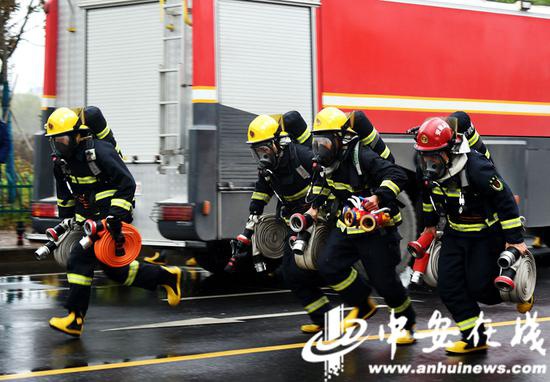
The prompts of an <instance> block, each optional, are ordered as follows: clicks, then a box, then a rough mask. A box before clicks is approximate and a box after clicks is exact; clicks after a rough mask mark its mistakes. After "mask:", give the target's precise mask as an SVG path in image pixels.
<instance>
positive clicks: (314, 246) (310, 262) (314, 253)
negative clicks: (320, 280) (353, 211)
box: [294, 220, 330, 271]
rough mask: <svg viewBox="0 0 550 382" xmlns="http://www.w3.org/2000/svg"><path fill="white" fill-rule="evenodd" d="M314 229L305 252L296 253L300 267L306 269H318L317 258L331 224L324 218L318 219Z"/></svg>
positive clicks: (295, 256)
mask: <svg viewBox="0 0 550 382" xmlns="http://www.w3.org/2000/svg"><path fill="white" fill-rule="evenodd" d="M312 229H313V232H312V234H311V237H310V238H309V241H308V244H307V248H306V250H305V251H304V254H303V255H296V254H295V255H294V260H295V261H296V265H297V266H298V268H301V269H305V270H306V271H315V270H317V258H318V257H319V255H320V254H321V251H322V250H323V247H324V246H325V243H326V241H327V239H328V235H329V233H330V226H329V225H328V224H327V222H326V221H324V220H318V222H317V223H315V225H314V226H313V227H312Z"/></svg>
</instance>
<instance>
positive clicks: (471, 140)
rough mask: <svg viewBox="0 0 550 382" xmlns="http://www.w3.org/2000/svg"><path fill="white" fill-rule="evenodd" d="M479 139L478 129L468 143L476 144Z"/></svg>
mask: <svg viewBox="0 0 550 382" xmlns="http://www.w3.org/2000/svg"><path fill="white" fill-rule="evenodd" d="M477 141H479V133H478V132H477V131H476V132H475V134H474V135H473V137H471V138H470V139H468V144H469V145H470V147H471V146H473V145H475V144H476V143H477Z"/></svg>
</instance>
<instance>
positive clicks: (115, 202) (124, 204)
mask: <svg viewBox="0 0 550 382" xmlns="http://www.w3.org/2000/svg"><path fill="white" fill-rule="evenodd" d="M111 206H113V207H120V208H122V209H124V210H126V211H131V210H132V203H130V202H129V201H127V200H124V199H118V198H114V199H111Z"/></svg>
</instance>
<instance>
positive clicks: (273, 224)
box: [252, 214, 288, 259]
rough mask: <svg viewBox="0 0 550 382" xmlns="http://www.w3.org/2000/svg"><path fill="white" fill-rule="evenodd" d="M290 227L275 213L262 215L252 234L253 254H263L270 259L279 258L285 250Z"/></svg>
mask: <svg viewBox="0 0 550 382" xmlns="http://www.w3.org/2000/svg"><path fill="white" fill-rule="evenodd" d="M287 234H288V228H287V226H286V224H285V223H284V221H283V220H282V219H279V218H277V217H276V216H275V215H274V214H266V215H262V216H260V218H259V219H258V223H256V225H255V226H254V235H253V236H252V251H253V255H257V254H259V253H260V254H262V255H263V256H265V257H267V258H268V259H279V258H281V257H283V255H284V252H285V240H286V236H287Z"/></svg>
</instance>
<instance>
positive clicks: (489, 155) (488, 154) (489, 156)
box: [485, 150, 491, 159]
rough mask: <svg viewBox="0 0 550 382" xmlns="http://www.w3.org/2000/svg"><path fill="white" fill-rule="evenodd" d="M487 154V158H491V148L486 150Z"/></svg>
mask: <svg viewBox="0 0 550 382" xmlns="http://www.w3.org/2000/svg"><path fill="white" fill-rule="evenodd" d="M485 156H486V157H487V159H491V153H490V152H489V150H487V151H485Z"/></svg>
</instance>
